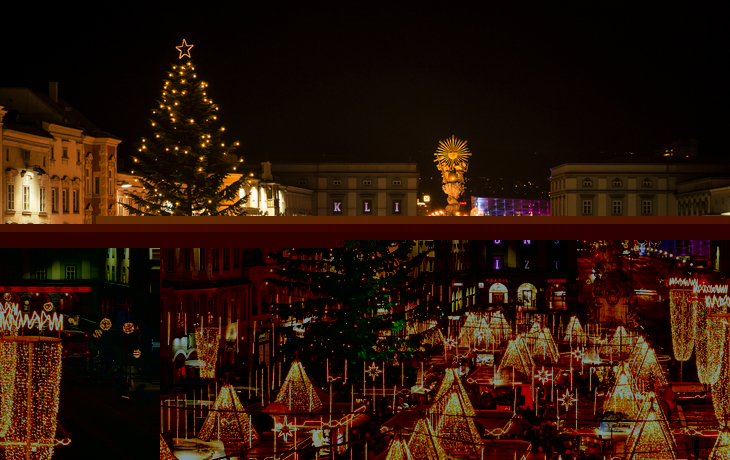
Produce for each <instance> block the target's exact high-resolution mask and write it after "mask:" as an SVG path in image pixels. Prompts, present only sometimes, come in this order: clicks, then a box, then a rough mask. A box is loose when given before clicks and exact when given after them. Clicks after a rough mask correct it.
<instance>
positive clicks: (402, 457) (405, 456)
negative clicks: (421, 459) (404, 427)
mask: <svg viewBox="0 0 730 460" xmlns="http://www.w3.org/2000/svg"><path fill="white" fill-rule="evenodd" d="M385 460H416V459H415V457H414V456H413V455H412V454H411V451H410V449H409V448H408V444H406V441H405V440H404V439H403V438H402V437H401V436H400V435H399V434H396V435H395V437H393V440H392V441H390V445H389V446H388V455H386V457H385Z"/></svg>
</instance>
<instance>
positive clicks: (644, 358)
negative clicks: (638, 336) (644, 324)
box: [629, 340, 667, 385]
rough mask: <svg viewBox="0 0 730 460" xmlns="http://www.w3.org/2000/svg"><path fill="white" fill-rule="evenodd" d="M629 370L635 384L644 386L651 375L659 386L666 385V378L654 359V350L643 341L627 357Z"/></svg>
mask: <svg viewBox="0 0 730 460" xmlns="http://www.w3.org/2000/svg"><path fill="white" fill-rule="evenodd" d="M629 370H630V372H631V374H632V375H634V376H636V380H637V383H641V384H644V385H646V384H647V383H648V381H649V380H650V379H651V376H652V375H653V376H654V378H655V379H656V382H657V383H659V384H660V385H666V384H667V377H666V376H665V375H664V371H663V370H662V367H661V366H660V365H659V361H657V359H656V353H655V352H654V349H653V348H651V347H650V346H649V344H648V343H646V342H644V341H643V340H642V341H641V343H640V344H639V345H637V346H636V347H634V350H633V351H632V352H631V355H630V356H629Z"/></svg>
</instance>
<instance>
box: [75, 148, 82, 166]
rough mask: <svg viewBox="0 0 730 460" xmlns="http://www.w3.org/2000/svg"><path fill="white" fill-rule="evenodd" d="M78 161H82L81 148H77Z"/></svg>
mask: <svg viewBox="0 0 730 460" xmlns="http://www.w3.org/2000/svg"><path fill="white" fill-rule="evenodd" d="M76 163H81V150H79V149H76Z"/></svg>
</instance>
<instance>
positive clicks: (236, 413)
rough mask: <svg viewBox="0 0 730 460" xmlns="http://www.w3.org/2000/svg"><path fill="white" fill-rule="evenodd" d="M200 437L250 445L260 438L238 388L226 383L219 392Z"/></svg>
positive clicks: (205, 439)
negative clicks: (238, 393)
mask: <svg viewBox="0 0 730 460" xmlns="http://www.w3.org/2000/svg"><path fill="white" fill-rule="evenodd" d="M198 438H200V439H202V440H203V441H210V440H213V439H219V440H221V441H223V442H228V443H243V444H247V445H248V446H249V447H250V446H251V445H252V444H253V443H254V442H256V441H258V440H259V434H258V433H257V432H256V429H255V428H254V427H253V425H252V424H251V417H250V416H249V415H248V414H247V413H246V410H245V408H244V407H243V404H241V400H240V399H238V395H237V394H236V389H235V388H233V385H231V384H230V383H226V384H224V385H223V386H222V387H221V389H220V391H219V392H218V397H217V398H216V400H215V404H213V409H212V410H211V411H210V412H208V416H207V417H206V418H205V422H204V423H203V427H202V428H201V429H200V433H199V434H198Z"/></svg>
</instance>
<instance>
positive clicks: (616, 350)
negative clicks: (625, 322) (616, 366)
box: [603, 326, 643, 356]
mask: <svg viewBox="0 0 730 460" xmlns="http://www.w3.org/2000/svg"><path fill="white" fill-rule="evenodd" d="M640 341H643V339H642V338H641V337H638V336H636V335H634V334H629V333H628V332H627V331H626V329H625V328H624V327H623V326H619V327H617V328H616V332H614V334H613V337H612V338H611V341H610V342H608V345H606V346H605V347H604V349H603V353H604V354H614V355H616V356H618V355H619V354H620V353H630V352H631V351H632V350H633V349H634V347H635V346H636V345H637V344H638V343H639V342H640Z"/></svg>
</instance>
